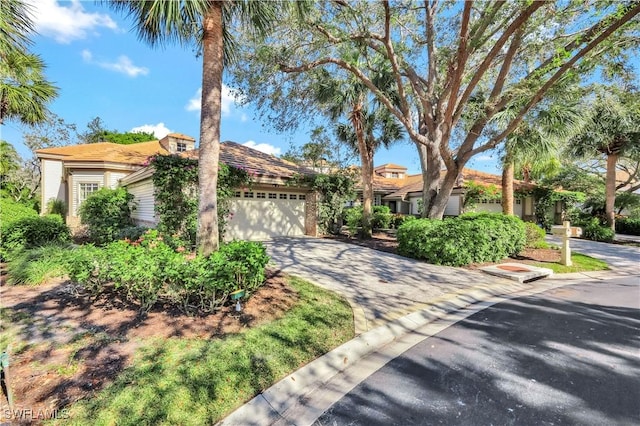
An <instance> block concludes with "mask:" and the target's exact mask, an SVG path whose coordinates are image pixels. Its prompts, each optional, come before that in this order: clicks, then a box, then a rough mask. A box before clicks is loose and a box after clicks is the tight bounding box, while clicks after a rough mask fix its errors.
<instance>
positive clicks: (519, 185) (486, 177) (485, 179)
mask: <svg viewBox="0 0 640 426" xmlns="http://www.w3.org/2000/svg"><path fill="white" fill-rule="evenodd" d="M445 173H446V172H445V171H444V170H443V171H441V172H440V175H441V176H444V174H445ZM413 177H417V178H416V179H414V180H413V181H412V182H407V184H406V185H404V186H402V187H400V188H398V189H397V190H396V191H394V192H392V193H391V194H388V195H386V196H385V197H384V198H385V199H402V200H404V199H405V197H406V196H407V194H409V193H411V192H422V175H413ZM462 182H475V183H477V184H481V185H487V186H488V185H495V186H496V187H497V188H498V189H501V188H502V176H500V175H494V174H491V173H486V172H481V171H479V170H473V169H467V168H465V169H463V170H462ZM461 186H462V184H459V185H456V187H457V188H460V187H461ZM513 186H514V189H516V190H517V189H525V188H531V187H533V186H534V185H533V184H532V183H526V182H524V181H521V180H514V185H513Z"/></svg>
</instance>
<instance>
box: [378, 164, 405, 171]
mask: <svg viewBox="0 0 640 426" xmlns="http://www.w3.org/2000/svg"><path fill="white" fill-rule="evenodd" d="M379 169H399V170H407V168H406V167H405V166H400V165H398V164H393V163H386V164H381V165H380V166H377V167H374V170H379Z"/></svg>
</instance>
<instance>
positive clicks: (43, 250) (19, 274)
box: [7, 245, 69, 286]
mask: <svg viewBox="0 0 640 426" xmlns="http://www.w3.org/2000/svg"><path fill="white" fill-rule="evenodd" d="M68 254H69V247H67V246H60V245H48V246H43V247H37V248H33V249H29V250H23V251H21V252H19V253H14V254H12V256H11V257H10V259H9V260H8V262H7V283H8V284H10V285H32V286H36V285H40V284H44V283H46V282H47V281H50V280H51V279H53V278H58V277H61V276H63V275H65V273H66V267H65V264H66V258H67V256H68Z"/></svg>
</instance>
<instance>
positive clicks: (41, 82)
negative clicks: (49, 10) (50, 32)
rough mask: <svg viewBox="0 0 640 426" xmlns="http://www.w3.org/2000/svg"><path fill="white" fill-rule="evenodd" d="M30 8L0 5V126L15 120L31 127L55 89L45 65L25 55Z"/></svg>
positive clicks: (15, 0)
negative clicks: (45, 72) (48, 79)
mask: <svg viewBox="0 0 640 426" xmlns="http://www.w3.org/2000/svg"><path fill="white" fill-rule="evenodd" d="M30 13H31V9H30V6H29V5H28V4H26V3H25V2H23V1H19V0H3V1H1V2H0V35H1V37H0V125H1V124H4V122H5V120H7V119H9V120H12V119H15V120H19V121H20V122H22V123H23V124H27V125H33V124H36V123H40V122H43V121H44V120H45V119H46V117H47V113H48V111H47V108H46V104H47V103H48V102H50V101H51V100H53V99H54V98H55V97H56V96H57V93H58V89H57V88H56V87H55V86H54V85H53V84H51V83H50V82H48V81H47V80H46V79H45V76H44V69H45V64H44V62H43V61H42V59H40V57H39V56H37V55H34V54H31V53H29V52H28V47H29V45H30V44H31V40H30V39H29V34H30V33H32V32H33V22H32V20H31V15H30Z"/></svg>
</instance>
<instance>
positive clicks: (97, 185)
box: [76, 182, 102, 211]
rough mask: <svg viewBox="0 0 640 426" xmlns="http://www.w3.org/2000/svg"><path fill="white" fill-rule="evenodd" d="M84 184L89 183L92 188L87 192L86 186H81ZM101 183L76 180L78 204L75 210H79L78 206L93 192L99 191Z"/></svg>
mask: <svg viewBox="0 0 640 426" xmlns="http://www.w3.org/2000/svg"><path fill="white" fill-rule="evenodd" d="M85 185H91V187H92V188H93V189H92V190H91V191H89V192H87V190H86V189H87V188H86V187H85V188H84V189H83V187H84V186H85ZM101 187H102V185H100V183H99V182H78V205H77V206H76V208H77V210H78V211H80V206H81V205H82V203H84V201H85V200H86V199H87V198H88V197H89V196H90V195H91V194H93V193H94V192H96V191H99V190H100V188H101Z"/></svg>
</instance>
